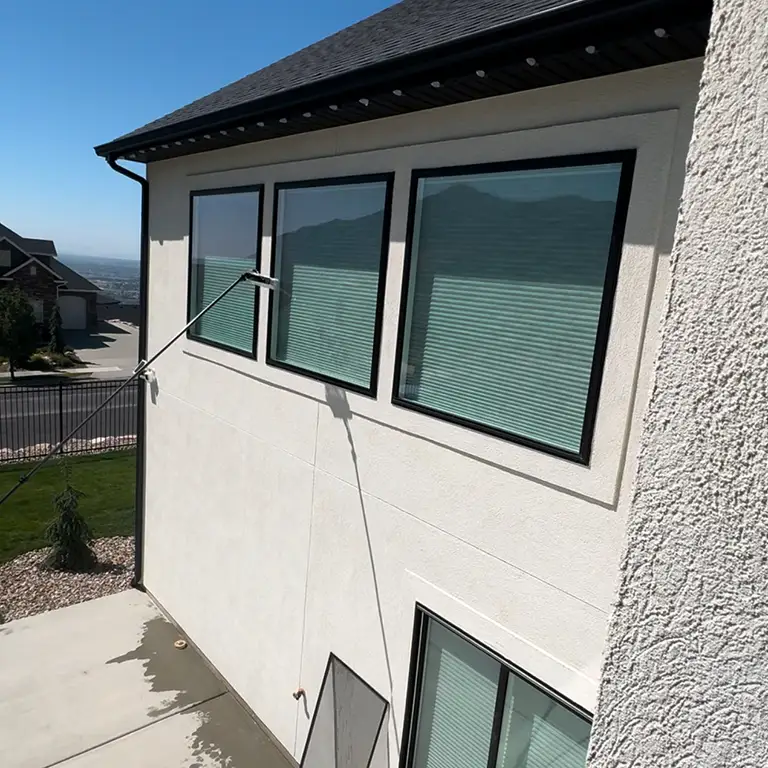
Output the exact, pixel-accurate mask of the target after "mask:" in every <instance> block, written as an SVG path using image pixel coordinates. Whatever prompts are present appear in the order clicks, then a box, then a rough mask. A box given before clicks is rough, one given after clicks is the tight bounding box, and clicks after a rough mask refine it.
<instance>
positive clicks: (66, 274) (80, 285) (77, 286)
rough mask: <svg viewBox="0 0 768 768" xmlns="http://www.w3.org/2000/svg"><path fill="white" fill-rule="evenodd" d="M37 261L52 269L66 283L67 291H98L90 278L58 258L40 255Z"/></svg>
mask: <svg viewBox="0 0 768 768" xmlns="http://www.w3.org/2000/svg"><path fill="white" fill-rule="evenodd" d="M37 258H38V260H39V261H41V262H42V263H43V264H45V265H46V266H47V267H49V268H50V269H51V270H52V271H54V272H55V273H56V274H57V275H59V277H61V279H62V280H65V281H66V283H67V288H66V289H67V290H68V291H100V290H101V289H100V288H99V287H98V286H97V285H94V284H93V283H92V282H91V281H90V280H88V279H87V278H85V277H83V276H82V275H81V274H80V273H79V272H75V270H74V269H72V268H71V267H68V266H67V265H66V264H64V263H63V262H62V261H59V260H58V259H51V258H50V257H48V258H45V257H42V256H38V257H37Z"/></svg>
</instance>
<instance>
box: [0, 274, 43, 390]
mask: <svg viewBox="0 0 768 768" xmlns="http://www.w3.org/2000/svg"><path fill="white" fill-rule="evenodd" d="M36 346H37V326H36V325H35V316H34V314H33V312H32V305H31V304H30V303H29V301H28V300H27V297H26V296H25V295H24V294H23V293H22V291H21V290H20V289H19V287H18V286H17V285H10V286H8V287H7V288H4V289H2V290H0V355H2V356H3V357H6V358H8V366H9V369H10V372H11V379H13V378H14V373H15V370H16V368H17V367H18V366H19V365H21V364H22V363H24V362H26V360H27V359H28V358H29V356H30V355H31V354H32V353H33V352H34V351H35V348H36Z"/></svg>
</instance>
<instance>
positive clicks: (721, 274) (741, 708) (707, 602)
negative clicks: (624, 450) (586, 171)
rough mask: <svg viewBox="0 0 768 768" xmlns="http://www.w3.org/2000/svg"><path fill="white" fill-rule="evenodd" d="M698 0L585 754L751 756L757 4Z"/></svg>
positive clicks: (762, 487) (767, 564)
mask: <svg viewBox="0 0 768 768" xmlns="http://www.w3.org/2000/svg"><path fill="white" fill-rule="evenodd" d="M715 6H716V8H715V14H714V17H713V21H712V37H711V40H710V45H709V51H708V54H707V58H706V62H705V68H704V75H703V81H702V89H701V97H700V101H699V105H698V108H697V116H696V122H695V128H694V139H693V143H692V146H691V152H690V158H689V166H688V173H687V178H686V182H685V192H684V197H683V205H682V214H681V220H680V223H679V225H678V231H677V237H676V243H675V248H674V253H673V258H672V277H671V288H670V293H669V297H668V300H667V305H666V308H665V318H664V330H663V341H662V343H661V348H660V352H659V358H658V367H657V370H656V377H655V384H654V388H653V397H652V402H651V405H650V408H649V411H648V415H647V419H646V426H645V433H644V437H643V447H642V453H641V459H640V470H639V472H638V478H637V487H636V491H635V494H634V499H633V502H632V506H631V511H630V517H629V528H628V543H627V550H626V554H625V555H624V558H623V562H622V568H621V570H622V577H621V586H620V589H619V595H618V603H617V608H616V610H615V613H614V615H613V618H612V621H611V625H610V634H609V639H608V644H607V656H606V662H605V668H604V671H603V678H602V684H601V691H600V698H599V706H598V711H597V717H596V721H595V726H594V729H593V737H592V744H591V750H590V752H591V757H590V765H591V766H611V768H613V767H614V766H632V767H633V768H639V767H640V766H649V767H650V766H653V767H654V768H659V766H677V767H679V768H688V767H690V768H694V766H695V768H704V767H705V766H707V767H708V766H712V767H713V768H714V767H715V766H718V767H720V766H730V767H731V768H736V767H737V766H738V767H741V766H765V765H767V764H768V560H767V558H768V554H767V553H768V528H767V527H766V499H768V472H767V471H766V458H765V456H766V444H768V407H767V406H768V403H766V384H767V383H768V344H767V341H766V340H768V314H767V313H766V296H768V214H767V213H766V211H768V193H767V191H766V190H767V189H768V187H767V186H766V185H767V183H768V152H767V151H766V148H767V147H768V108H767V103H768V90H767V89H768V85H766V84H767V83H768V2H766V0H752V1H751V2H747V1H744V2H733V0H720V2H716V3H715Z"/></svg>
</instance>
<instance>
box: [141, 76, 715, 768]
mask: <svg viewBox="0 0 768 768" xmlns="http://www.w3.org/2000/svg"><path fill="white" fill-rule="evenodd" d="M700 76H701V65H700V62H698V61H695V62H693V61H691V62H682V63H680V64H676V65H670V66H667V67H657V68H654V69H651V70H645V71H640V72H631V73H625V74H623V75H616V76H612V77H608V78H601V79H595V80H588V81H584V82H580V83H569V84H565V85H563V86H558V87H556V88H551V89H542V90H540V91H530V92H526V93H524V94H514V95H513V96H512V97H510V98H507V97H500V98H497V99H491V100H487V101H483V102H477V103H472V104H468V105H466V104H462V105H455V106H454V107H450V108H444V109H440V110H429V111H425V112H424V113H419V114H417V115H403V116H401V117H398V118H394V119H388V120H386V121H373V122H372V123H371V124H366V125H365V126H355V127H354V128H353V130H346V129H345V128H339V129H331V130H328V131H320V132H317V133H315V134H312V135H310V136H306V137H299V136H296V137H287V138H286V139H280V140H276V141H274V142H259V143H256V144H251V145H245V146H243V147H236V148H231V149H228V150H222V151H217V152H206V153H200V154H199V155H194V156H191V157H189V158H183V159H179V160H178V161H165V162H159V163H156V164H152V165H151V166H150V167H149V171H148V174H149V175H148V178H149V182H150V186H151V190H152V191H151V194H150V198H151V201H152V202H151V210H150V238H151V247H150V259H149V261H150V290H149V313H150V319H149V347H150V350H156V349H159V347H160V346H161V345H162V344H163V343H165V341H166V340H167V339H168V338H170V337H171V336H172V335H173V334H174V333H176V332H177V331H178V329H179V328H180V327H181V326H182V325H183V323H184V319H185V309H186V291H187V277H188V274H187V265H188V245H189V241H188V235H189V192H190V190H193V189H211V188H215V187H236V186H240V185H250V184H257V183H260V184H264V189H265V193H264V208H265V215H264V217H263V221H262V232H263V234H262V250H261V252H262V261H261V268H262V269H263V270H265V271H268V270H269V268H270V257H271V245H272V242H271V239H272V202H273V185H274V183H278V182H284V181H297V180H301V179H311V178H317V179H320V178H329V177H338V176H345V175H353V174H362V173H380V172H383V171H393V170H394V171H395V185H394V194H393V204H392V216H391V222H390V245H389V254H388V268H387V275H386V291H385V299H384V312H383V316H384V319H383V323H382V342H381V354H380V367H379V373H380V375H379V390H378V391H379V394H378V397H377V398H371V397H366V396H363V395H360V394H356V393H354V392H347V393H345V392H340V391H336V390H334V389H333V388H328V387H326V385H324V384H323V383H322V382H319V381H317V380H314V379H311V378H309V377H306V376H300V375H297V374H295V373H291V372H289V371H285V370H282V369H279V368H276V367H274V366H271V365H268V364H267V363H266V362H265V360H264V350H265V349H266V348H267V332H268V317H267V312H268V302H267V301H261V304H260V315H259V323H258V333H257V343H258V350H259V354H258V356H257V359H255V360H253V359H248V358H246V357H243V356H240V355H234V354H232V353H229V352H227V351H226V350H222V349H216V348H213V347H210V346H206V345H203V344H201V343H199V342H196V341H194V340H191V339H184V340H181V341H180V342H179V343H178V344H176V345H174V346H173V347H171V348H170V349H169V350H168V351H167V353H165V354H164V355H163V356H162V357H161V358H160V359H159V360H158V361H157V362H156V364H154V365H153V368H155V371H156V374H157V378H156V387H155V389H154V392H153V399H152V402H151V404H150V405H149V406H148V409H147V435H148V445H147V451H148V455H147V478H146V512H145V517H146V528H145V534H146V535H145V541H144V555H145V560H144V566H145V567H144V582H145V584H146V586H147V588H148V589H149V590H151V592H152V594H153V595H154V596H156V597H157V599H158V600H159V601H160V603H161V604H162V605H163V606H164V608H165V609H166V610H168V611H169V612H170V614H171V615H172V616H173V617H174V619H175V620H176V621H178V623H179V624H180V626H182V627H183V628H184V630H185V632H187V633H188V634H189V636H190V637H191V638H192V639H193V640H194V642H195V643H196V644H197V645H198V646H199V647H200V649H201V650H202V651H203V653H205V655H206V656H207V657H208V658H209V659H210V660H211V662H212V663H213V664H214V665H215V666H216V668H217V669H218V670H219V671H220V672H221V674H222V675H223V676H224V677H225V678H226V679H227V681H228V682H229V683H231V684H232V686H233V687H234V688H235V690H236V691H237V692H238V693H239V694H240V695H241V696H242V697H243V698H244V699H245V701H246V702H247V703H248V704H249V706H250V707H251V708H252V709H253V710H254V712H256V714H257V715H258V716H259V718H260V719H261V720H262V721H263V722H264V724H265V725H266V726H267V728H269V729H270V731H271V732H272V733H273V734H274V735H275V737H276V738H277V739H278V740H279V741H280V742H281V743H282V744H283V745H284V746H285V747H286V748H287V749H288V750H290V751H292V753H293V754H294V756H296V757H297V758H298V757H300V755H301V752H302V748H303V746H304V742H305V739H306V736H307V732H308V730H309V722H310V717H311V713H312V711H313V710H314V708H315V705H316V702H317V696H318V694H319V688H320V684H321V682H322V677H323V673H324V671H325V667H326V663H327V660H328V654H329V653H330V652H333V653H335V654H336V655H337V656H338V657H339V658H341V659H342V660H343V661H344V662H345V663H346V664H348V665H349V666H350V667H351V668H352V669H353V670H354V671H355V673H356V674H358V675H360V676H361V677H362V678H363V679H364V680H365V681H366V682H367V683H369V684H370V685H371V686H372V687H374V688H375V689H376V690H377V691H378V692H379V693H381V694H382V695H383V696H384V697H385V698H387V699H388V700H389V702H390V705H391V706H390V710H389V718H388V725H389V730H388V742H387V743H388V749H389V765H390V766H391V768H397V766H398V761H399V750H400V745H401V744H402V739H403V727H404V715H405V707H406V691H407V684H408V674H409V669H410V662H411V642H412V638H413V618H414V608H415V605H416V604H417V603H419V604H421V605H424V606H426V607H427V608H429V609H430V610H432V611H434V612H435V613H437V614H438V615H440V616H442V617H443V618H444V619H446V620H447V621H449V622H451V623H453V624H455V625H456V626H459V627H461V628H462V629H463V630H464V631H465V632H467V633H468V634H470V635H472V636H473V637H475V638H477V639H478V640H480V641H481V642H484V643H486V644H487V645H489V646H490V647H492V648H493V649H494V650H496V651H497V652H498V653H499V654H501V655H502V656H504V657H505V658H508V659H510V660H512V661H513V662H514V663H515V664H518V665H519V666H520V667H522V668H523V669H525V670H526V671H527V672H529V673H530V674H532V675H534V676H535V677H536V678H538V679H540V680H542V681H544V682H545V683H547V684H548V685H551V686H552V687H553V688H555V689H557V690H558V691H560V692H561V693H562V694H563V695H565V696H568V697H569V698H570V699H572V700H573V701H575V702H577V703H578V704H580V705H581V706H584V707H585V708H587V709H589V710H592V709H593V708H594V705H595V700H596V693H597V684H598V676H599V672H600V661H601V656H602V651H603V646H604V642H605V635H606V629H607V623H608V616H609V611H610V608H611V601H612V599H613V595H614V590H615V585H616V581H617V577H618V569H619V562H620V558H621V551H622V546H623V542H624V535H625V528H626V517H625V514H626V510H627V508H628V506H629V504H628V502H629V500H630V495H629V492H630V490H631V483H632V480H633V477H634V468H635V465H636V458H635V457H636V452H637V448H638V441H637V436H638V435H639V434H640V432H641V426H642V424H641V415H642V413H643V411H644V410H645V406H646V401H647V395H648V391H649V382H650V380H651V374H652V372H653V365H652V364H653V360H654V358H655V352H656V344H657V341H658V334H657V333H656V329H657V327H658V325H657V324H658V318H659V315H660V311H661V308H662V307H663V297H664V288H665V287H666V276H667V268H668V254H669V252H670V250H671V245H672V240H673V230H674V222H675V220H676V213H677V206H678V203H679V199H680V196H681V194H682V184H683V178H684V174H685V155H686V152H687V149H688V142H689V139H690V132H691V128H692V123H693V110H694V106H695V102H696V94H697V86H698V81H699V79H700ZM631 147H634V148H636V149H637V151H638V162H637V166H636V171H635V176H634V179H633V189H632V200H631V202H630V207H629V213H628V220H627V229H626V237H625V243H624V249H623V253H622V266H621V274H620V276H619V283H618V286H617V294H616V301H615V305H614V312H613V318H612V326H611V338H610V342H609V349H608V354H607V358H606V366H605V373H604V378H603V389H602V394H601V399H600V406H599V413H598V418H597V425H596V432H595V435H596V436H595V441H594V445H593V456H592V461H591V463H590V466H588V467H586V466H581V465H576V464H573V463H569V462H565V461H563V460H561V459H557V458H555V457H552V456H547V455H545V454H543V453H541V452H539V451H533V450H530V449H527V448H524V447H522V446H519V445H515V444H513V443H510V442H506V441H501V440H496V439H495V438H491V437H489V436H487V435H483V434H481V433H479V432H475V431H473V430H469V429H464V428H461V427H458V426H457V425H454V424H449V423H447V422H445V421H442V420H438V419H434V418H429V417H425V416H423V415H422V414H417V413H414V412H413V411H409V410H406V409H402V408H398V407H396V406H394V405H392V403H391V402H390V393H391V391H392V384H393V375H394V374H393V371H394V367H395V360H396V357H397V350H396V336H397V322H398V317H399V310H400V299H401V290H400V288H401V279H402V272H403V263H404V257H405V240H406V230H407V210H408V194H409V189H410V173H411V170H412V169H413V168H419V167H443V166H446V165H457V164H463V163H483V162H494V161H497V160H509V159H512V158H521V157H549V156H552V155H555V154H582V153H589V152H598V151H606V150H615V149H627V148H631ZM299 686H300V687H302V688H303V689H304V690H305V691H306V700H301V701H296V700H295V699H294V698H293V696H292V695H291V694H292V693H293V692H294V691H295V690H296V688H297V687H299Z"/></svg>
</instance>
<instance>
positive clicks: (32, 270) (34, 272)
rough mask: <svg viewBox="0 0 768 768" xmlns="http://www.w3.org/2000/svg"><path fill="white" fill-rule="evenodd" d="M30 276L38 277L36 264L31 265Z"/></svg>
mask: <svg viewBox="0 0 768 768" xmlns="http://www.w3.org/2000/svg"><path fill="white" fill-rule="evenodd" d="M29 274H30V275H31V276H32V277H35V276H36V275H37V267H36V266H35V265H34V264H30V265H29Z"/></svg>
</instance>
